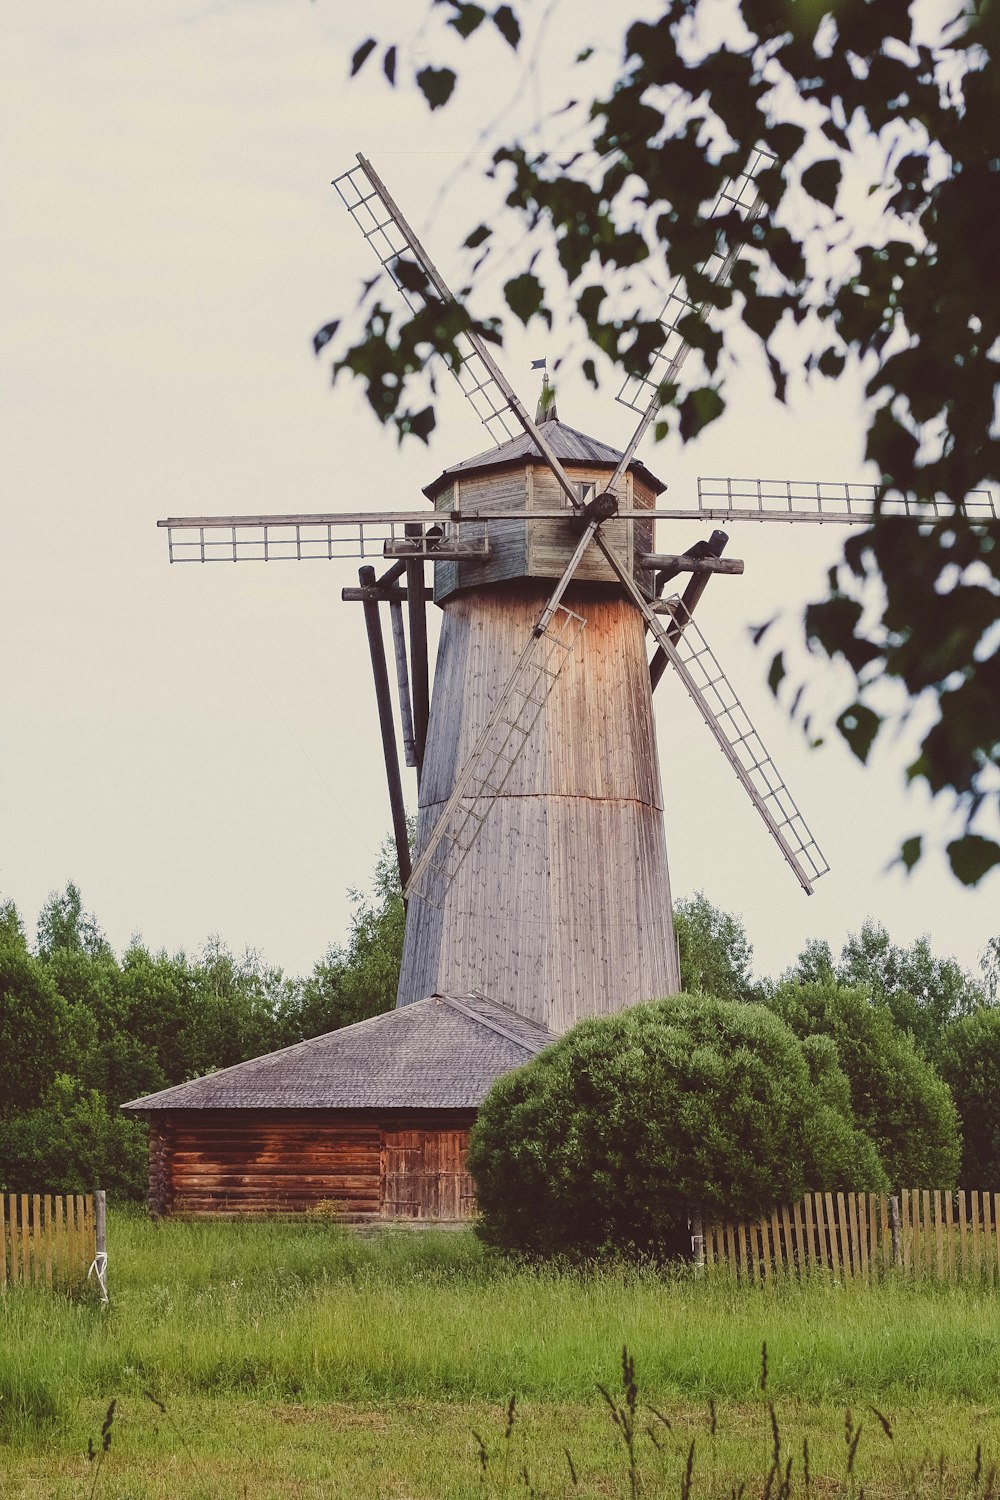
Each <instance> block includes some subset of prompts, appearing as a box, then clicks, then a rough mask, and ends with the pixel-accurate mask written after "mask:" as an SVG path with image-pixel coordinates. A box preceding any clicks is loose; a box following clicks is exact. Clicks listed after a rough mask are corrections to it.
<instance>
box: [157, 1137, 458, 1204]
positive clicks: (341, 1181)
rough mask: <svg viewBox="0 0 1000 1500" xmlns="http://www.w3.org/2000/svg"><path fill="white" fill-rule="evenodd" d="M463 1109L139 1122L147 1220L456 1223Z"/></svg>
mask: <svg viewBox="0 0 1000 1500" xmlns="http://www.w3.org/2000/svg"><path fill="white" fill-rule="evenodd" d="M473 1118H474V1115H473V1112H471V1111H468V1110H463V1111H455V1110H449V1111H443V1112H440V1113H438V1114H435V1113H432V1112H428V1111H419V1112H418V1111H395V1112H389V1113H375V1112H372V1111H361V1110H353V1111H347V1110H240V1109H228V1110H226V1109H220V1110H184V1111H171V1112H170V1113H169V1114H167V1112H164V1114H163V1115H156V1116H154V1117H153V1119H152V1120H151V1122H150V1208H151V1211H152V1212H153V1213H154V1214H155V1215H160V1214H178V1215H215V1214H220V1215H249V1216H266V1215H275V1214H277V1215H295V1214H302V1213H308V1212H310V1211H312V1212H313V1213H317V1214H321V1215H323V1216H327V1215H329V1217H331V1218H343V1219H344V1220H345V1221H358V1220H364V1219H378V1218H382V1219H393V1218H397V1217H399V1218H406V1219H434V1220H439V1219H445V1220H450V1219H460V1218H470V1217H471V1216H472V1215H473V1213H474V1211H475V1209H474V1200H473V1198H472V1185H471V1179H470V1178H469V1176H468V1173H467V1171H466V1166H465V1157H466V1152H467V1149H468V1137H469V1128H470V1126H471V1123H472V1120H473Z"/></svg>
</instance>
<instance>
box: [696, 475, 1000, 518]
mask: <svg viewBox="0 0 1000 1500" xmlns="http://www.w3.org/2000/svg"><path fill="white" fill-rule="evenodd" d="M698 511H699V514H700V515H701V516H703V517H704V519H705V520H712V521H814V522H820V523H822V522H825V521H829V522H832V523H834V524H839V525H848V526H851V525H854V526H866V525H868V523H869V522H870V521H872V520H873V519H874V518H875V515H876V514H878V515H882V516H909V517H910V518H911V519H912V520H916V521H934V520H939V519H945V520H951V519H952V518H953V517H954V516H955V514H956V511H957V514H958V515H960V516H964V517H965V518H966V520H969V521H996V520H1000V511H998V509H997V502H996V500H995V498H994V497H993V495H991V494H990V492H989V490H985V489H983V490H970V491H969V493H968V495H966V497H965V499H964V500H963V501H961V503H960V504H959V505H958V506H957V507H956V506H955V505H954V504H953V503H952V501H950V500H946V499H938V500H933V501H923V500H911V499H909V498H908V497H907V496H905V495H886V486H885V485H879V484H855V483H841V482H834V481H830V480H817V479H699V480H698Z"/></svg>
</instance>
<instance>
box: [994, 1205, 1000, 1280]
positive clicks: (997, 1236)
mask: <svg viewBox="0 0 1000 1500" xmlns="http://www.w3.org/2000/svg"><path fill="white" fill-rule="evenodd" d="M993 1238H994V1240H995V1241H996V1247H997V1275H998V1276H1000V1193H994V1194H993Z"/></svg>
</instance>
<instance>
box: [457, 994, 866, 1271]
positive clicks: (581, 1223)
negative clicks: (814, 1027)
mask: <svg viewBox="0 0 1000 1500" xmlns="http://www.w3.org/2000/svg"><path fill="white" fill-rule="evenodd" d="M836 1072H837V1062H836V1059H835V1058H833V1057H831V1056H829V1055H827V1056H826V1057H825V1058H823V1057H821V1056H820V1053H819V1052H818V1051H815V1052H814V1056H813V1066H812V1069H811V1068H810V1063H809V1062H807V1059H806V1055H805V1053H804V1051H803V1048H802V1046H801V1045H800V1044H799V1043H798V1042H797V1041H796V1039H795V1037H794V1036H793V1035H792V1033H791V1031H790V1030H789V1029H788V1027H787V1026H785V1025H784V1024H783V1023H782V1022H781V1021H780V1020H779V1019H778V1018H777V1017H776V1016H774V1015H772V1014H771V1013H770V1012H769V1011H767V1010H766V1009H764V1007H762V1006H759V1005H742V1004H739V1003H736V1002H732V1001H725V1000H713V999H710V998H708V997H706V996H702V995H697V996H692V995H674V996H671V997H670V998H669V999H666V1000H659V1001H655V1002H653V1003H652V1004H649V1005H636V1006H632V1007H630V1008H629V1009H628V1010H626V1011H623V1012H621V1013H620V1014H618V1015H615V1016H609V1017H602V1018H600V1019H597V1020H590V1021H584V1022H582V1023H581V1024H580V1025H579V1026H576V1027H574V1028H573V1030H572V1031H570V1032H569V1033H567V1035H566V1036H564V1037H563V1038H562V1039H561V1040H560V1041H558V1042H556V1043H555V1045H554V1046H552V1047H549V1048H547V1049H546V1050H545V1051H544V1052H543V1053H542V1054H541V1055H540V1056H539V1057H537V1058H536V1059H535V1060H534V1061H533V1062H531V1063H529V1064H528V1065H527V1066H526V1067H523V1068H519V1069H517V1070H516V1071H515V1072H513V1073H509V1074H507V1075H506V1076H505V1077H503V1078H501V1079H500V1080H499V1081H498V1082H497V1083H496V1084H494V1086H493V1088H492V1089H491V1090H490V1092H489V1094H488V1095H487V1097H486V1099H485V1101H484V1103H483V1105H482V1107H481V1109H480V1112H479V1116H478V1118H477V1120H476V1124H475V1126H474V1128H473V1132H472V1140H471V1145H470V1152H469V1166H470V1170H471V1171H472V1173H473V1176H474V1177H475V1180H476V1196H477V1201H478V1204H479V1208H480V1212H481V1220H480V1224H479V1232H480V1233H481V1235H482V1237H483V1238H484V1239H485V1240H486V1241H487V1243H489V1244H493V1245H497V1246H499V1247H502V1248H503V1249H506V1250H514V1251H518V1252H524V1253H529V1254H540V1255H552V1254H564V1255H582V1256H588V1255H594V1254H597V1253H600V1252H603V1251H606V1250H616V1251H624V1252H633V1251H638V1252H640V1253H653V1254H657V1255H665V1254H666V1255H678V1254H683V1253H684V1252H685V1250H686V1248H687V1243H688V1234H689V1230H688V1216H689V1214H690V1213H691V1211H692V1209H694V1208H696V1207H697V1208H700V1209H701V1210H702V1211H703V1212H704V1213H706V1214H707V1215H709V1216H710V1217H712V1218H715V1217H723V1216H724V1217H729V1216H740V1217H743V1216H748V1215H754V1214H759V1213H761V1212H763V1211H764V1210H765V1209H768V1208H770V1207H771V1206H772V1205H773V1204H774V1203H776V1202H781V1201H788V1200H789V1199H793V1198H797V1197H799V1196H800V1195H801V1193H802V1192H803V1191H804V1190H805V1188H806V1187H824V1188H833V1187H853V1188H859V1189H861V1188H870V1189H877V1188H880V1187H883V1186H884V1184H885V1176H884V1173H883V1172H882V1169H881V1165H880V1163H879V1161H878V1158H877V1156H876V1153H875V1151H874V1149H873V1147H872V1144H871V1141H870V1140H868V1139H867V1138H866V1137H865V1136H864V1135H863V1134H862V1132H860V1131H858V1130H856V1129H855V1128H854V1124H853V1121H852V1120H851V1118H850V1116H849V1114H846V1115H845V1114H844V1112H843V1110H844V1104H845V1100H846V1097H847V1095H846V1089H845V1087H844V1086H843V1085H841V1087H840V1088H839V1090H838V1087H837V1084H836V1081H835V1077H836Z"/></svg>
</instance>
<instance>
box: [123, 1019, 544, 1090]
mask: <svg viewBox="0 0 1000 1500" xmlns="http://www.w3.org/2000/svg"><path fill="white" fill-rule="evenodd" d="M555 1040H556V1038H555V1036H554V1034H553V1033H551V1032H550V1031H549V1030H548V1029H547V1028H546V1027H545V1026H541V1025H539V1024H538V1023H537V1022H535V1021H529V1020H528V1019H527V1018H526V1017H525V1016H519V1015H518V1014H517V1013H516V1012H515V1011H513V1010H511V1009H510V1008H509V1006H506V1005H501V1004H500V1003H499V1002H498V1001H496V1000H489V999H487V998H486V997H485V996H483V995H432V996H430V997H429V998H428V999H426V1000H416V1001H414V1002H412V1003H411V1004H409V1005H404V1006H400V1007H399V1008H397V1009H396V1010H390V1011H386V1012H385V1013H384V1014H383V1015H380V1016H372V1017H371V1018H370V1019H369V1020H367V1021H357V1022H355V1024H354V1025H353V1026H344V1027H341V1028H340V1029H339V1030H337V1031H329V1032H327V1033H326V1034H325V1035H324V1036H317V1037H312V1038H311V1039H310V1040H309V1041H305V1042H297V1043H296V1044H295V1045H294V1046H292V1047H284V1048H282V1049H281V1051H279V1052H269V1053H267V1054H266V1055H265V1056H264V1057H254V1058H251V1059H250V1061H249V1062H244V1063H236V1064H235V1065H234V1066H233V1067H230V1068H221V1069H220V1070H219V1071H218V1072H217V1073H209V1074H207V1075H206V1076H205V1077H204V1078H192V1079H191V1080H190V1081H189V1082H188V1083H179V1084H176V1085H175V1086H174V1087H173V1088H169V1089H162V1090H161V1091H160V1092H159V1093H156V1094H147V1095H145V1097H144V1098H140V1099H131V1100H129V1102H128V1103H127V1104H123V1105H122V1106H121V1107H122V1109H123V1110H125V1111H126V1113H129V1114H147V1113H149V1114H152V1113H154V1112H156V1111H159V1110H170V1109H476V1108H478V1106H479V1105H480V1104H481V1103H482V1101H483V1099H484V1098H485V1097H486V1094H487V1093H488V1092H489V1090H490V1088H491V1086H492V1085H493V1084H494V1083H495V1082H496V1080H497V1079H498V1078H500V1077H502V1076H503V1074H504V1073H509V1072H510V1071H511V1069H512V1068H519V1067H521V1066H522V1064H524V1063H526V1062H530V1061H531V1059H532V1058H533V1057H535V1056H536V1055H537V1054H538V1053H539V1052H541V1051H542V1049H543V1048H545V1047H547V1046H548V1045H549V1044H550V1042H554V1041H555Z"/></svg>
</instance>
